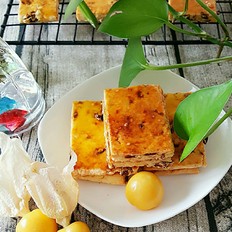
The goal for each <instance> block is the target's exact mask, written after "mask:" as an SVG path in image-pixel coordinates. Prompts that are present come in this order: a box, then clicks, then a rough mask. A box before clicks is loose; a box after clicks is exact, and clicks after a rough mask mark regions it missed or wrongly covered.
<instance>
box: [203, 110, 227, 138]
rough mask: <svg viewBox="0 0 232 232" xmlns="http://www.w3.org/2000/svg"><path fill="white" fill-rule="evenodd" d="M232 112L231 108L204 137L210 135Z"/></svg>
mask: <svg viewBox="0 0 232 232" xmlns="http://www.w3.org/2000/svg"><path fill="white" fill-rule="evenodd" d="M231 114H232V108H230V109H229V110H228V111H227V112H226V113H225V114H224V115H223V116H222V117H221V118H220V119H219V120H218V121H217V122H216V123H215V124H214V125H213V126H212V127H211V128H210V130H209V131H208V132H207V134H206V135H205V137H204V139H205V138H207V137H209V136H210V135H211V134H212V133H213V132H214V131H215V130H216V129H217V128H218V127H219V126H220V125H221V124H222V123H223V122H224V121H225V120H226V119H227V118H228V117H229V116H230V115H231Z"/></svg>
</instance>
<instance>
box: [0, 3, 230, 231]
mask: <svg viewBox="0 0 232 232" xmlns="http://www.w3.org/2000/svg"><path fill="white" fill-rule="evenodd" d="M6 3H7V0H4V1H1V2H0V22H2V20H3V17H4V12H5V10H6ZM38 30H39V29H38V28H34V27H28V28H27V34H26V36H27V39H31V38H36V36H37V35H38V33H39V31H38ZM43 30H45V33H44V34H43V36H45V37H47V38H54V33H56V28H46V27H45V28H43ZM61 30H62V31H61V32H62V33H61V35H60V36H61V37H62V38H63V39H66V38H69V37H71V35H72V33H70V31H69V30H67V28H62V29H61ZM17 33H18V32H17V31H15V32H14V31H13V30H12V32H11V33H8V36H10V37H11V38H16V39H17V38H18V34H17ZM79 33H81V32H79ZM66 36H67V37H66ZM86 36H88V35H86V34H84V33H83V39H84V37H86ZM95 36H97V38H98V39H101V38H102V39H105V38H103V37H102V35H99V34H97V35H95ZM157 36H158V37H157V39H159V38H160V37H162V34H159V35H157ZM167 36H168V38H169V39H171V35H170V34H169V35H167ZM14 48H15V47H14ZM15 49H16V51H18V53H20V55H21V57H22V59H23V61H24V62H25V64H26V65H27V67H28V68H29V69H30V70H31V71H32V73H33V74H34V76H35V78H36V80H37V81H38V83H39V84H40V86H41V87H42V90H43V92H44V97H45V100H46V109H49V108H50V107H51V106H52V105H53V104H54V103H55V102H56V101H57V100H59V99H60V98H61V97H62V96H63V95H64V94H66V93H67V92H68V91H69V90H71V89H72V88H73V87H75V86H76V85H78V84H79V83H81V82H83V81H84V80H86V79H88V78H90V77H91V76H93V75H95V74H98V73H100V72H102V71H104V70H106V69H108V68H111V67H113V66H116V65H119V64H121V62H122V59H123V54H124V52H125V47H124V46H47V45H43V46H24V47H17V48H15ZM179 51H180V55H181V60H182V62H187V61H190V60H196V59H199V57H200V58H202V59H203V58H205V59H207V58H210V57H211V56H212V54H215V53H216V49H215V48H213V47H212V46H208V45H206V46H203V45H201V46H198V45H195V46H180V47H179ZM145 52H146V55H147V58H148V59H149V61H150V62H151V63H154V64H158V65H165V64H171V63H176V62H177V57H176V54H175V50H174V48H173V46H146V47H145ZM224 54H227V55H229V54H231V51H229V50H226V51H225V53H224ZM93 60H94V62H91V61H93ZM173 71H174V72H176V73H179V70H173ZM183 74H184V76H185V77H186V78H187V79H188V80H190V81H191V82H193V83H195V84H196V85H197V86H199V87H200V88H202V87H205V86H210V85H213V84H218V83H221V82H223V81H226V80H229V79H230V78H231V77H232V69H231V64H230V63H223V64H219V65H217V64H214V65H210V66H201V67H192V68H186V69H184V70H183ZM231 106H232V102H231V101H230V102H229V103H228V105H227V108H228V107H231ZM227 108H226V109H227ZM22 140H23V144H24V146H25V149H26V150H27V151H28V152H29V154H30V155H31V157H32V159H33V160H40V161H41V160H43V157H42V153H41V150H40V148H39V144H38V140H37V127H35V128H33V129H32V130H31V131H29V132H27V133H25V134H24V135H23V136H22ZM219 155H221V154H219ZM231 175H232V170H231V169H230V171H229V172H228V173H227V174H226V176H225V177H224V178H223V179H222V181H221V182H220V183H219V184H218V185H217V186H216V187H215V188H214V189H213V190H212V191H211V193H210V194H209V196H208V197H206V198H205V199H203V200H201V201H200V202H198V203H197V204H195V205H194V206H193V207H191V208H190V209H188V210H186V211H184V212H182V213H181V214H179V215H176V216H175V217H173V218H171V219H169V220H166V221H164V222H160V223H157V224H154V225H149V226H146V227H141V228H123V227H119V226H116V225H112V224H111V223H108V222H106V221H104V220H102V219H100V218H98V217H96V216H95V215H94V214H92V213H90V212H89V211H87V210H86V209H84V208H83V207H81V206H80V205H78V206H77V208H76V210H75V212H74V214H73V218H72V220H74V221H75V220H82V221H85V222H86V223H87V224H88V225H89V226H90V228H91V230H92V231H113V232H116V231H117V232H120V231H121V232H142V231H143V232H144V231H146V232H151V231H161V232H162V231H163V232H169V231H170V232H171V231H179V232H182V231H183V232H185V231H200V232H201V231H202V232H203V231H216V229H218V231H232V218H231V215H232V204H231V199H232V193H231V184H232V176H231ZM207 210H208V211H207ZM209 211H210V212H209ZM210 215H211V216H212V217H213V218H210V217H211V216H210ZM212 222H213V223H212ZM16 223H17V219H14V218H1V219H0V231H9V232H11V231H12V232H13V231H15V225H16ZM214 223H215V224H216V227H215V226H214V225H213V224H214Z"/></svg>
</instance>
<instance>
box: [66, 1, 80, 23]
mask: <svg viewBox="0 0 232 232" xmlns="http://www.w3.org/2000/svg"><path fill="white" fill-rule="evenodd" d="M81 2H83V0H70V2H69V4H68V6H67V8H66V9H65V13H64V20H66V19H67V18H68V17H69V16H71V15H72V13H73V12H76V9H77V7H78V6H79V4H80V3H81Z"/></svg>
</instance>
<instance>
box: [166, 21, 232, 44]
mask: <svg viewBox="0 0 232 232" xmlns="http://www.w3.org/2000/svg"><path fill="white" fill-rule="evenodd" d="M165 24H166V25H167V26H168V27H170V28H171V29H173V30H174V31H177V32H180V33H183V34H186V35H192V36H197V37H200V38H202V39H205V40H208V41H210V42H211V43H213V44H218V45H219V46H227V47H232V42H230V41H228V40H223V41H221V40H219V39H216V38H213V37H212V36H210V35H209V34H207V33H206V32H205V31H202V32H201V33H195V32H191V31H187V30H184V29H181V28H179V27H177V26H175V25H173V24H172V23H170V22H168V21H166V22H165Z"/></svg>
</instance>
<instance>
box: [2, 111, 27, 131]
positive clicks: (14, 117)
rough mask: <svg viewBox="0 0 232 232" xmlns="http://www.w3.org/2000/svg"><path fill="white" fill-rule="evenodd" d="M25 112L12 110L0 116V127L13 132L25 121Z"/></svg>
mask: <svg viewBox="0 0 232 232" xmlns="http://www.w3.org/2000/svg"><path fill="white" fill-rule="evenodd" d="M27 113H28V112H27V111H26V110H19V109H13V110H8V111H6V112H4V113H2V114H0V125H3V126H5V127H6V128H7V129H9V130H10V131H14V130H16V129H17V128H19V127H20V126H22V125H23V124H24V122H25V121H26V118H25V115H26V114H27Z"/></svg>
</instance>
